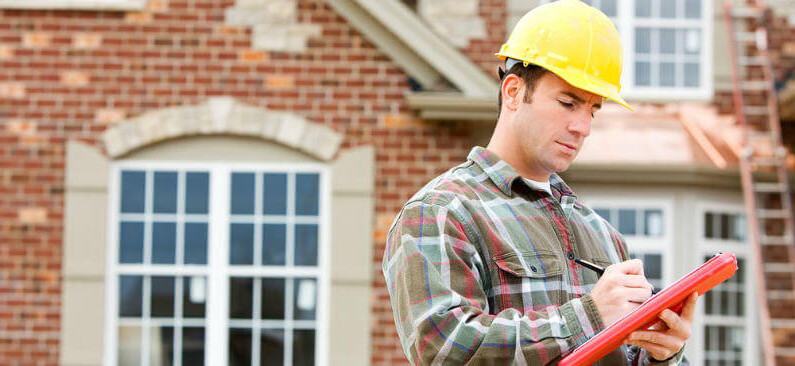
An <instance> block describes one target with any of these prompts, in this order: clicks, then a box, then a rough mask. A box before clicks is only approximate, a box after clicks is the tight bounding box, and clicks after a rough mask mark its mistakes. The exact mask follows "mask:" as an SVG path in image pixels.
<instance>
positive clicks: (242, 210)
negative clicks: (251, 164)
mask: <svg viewBox="0 0 795 366" xmlns="http://www.w3.org/2000/svg"><path fill="white" fill-rule="evenodd" d="M232 214H233V215H253V214H254V174H253V173H232Z"/></svg>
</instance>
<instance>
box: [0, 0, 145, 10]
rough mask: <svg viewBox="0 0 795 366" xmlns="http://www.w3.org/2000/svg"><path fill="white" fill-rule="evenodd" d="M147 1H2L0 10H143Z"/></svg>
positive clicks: (0, 1)
mask: <svg viewBox="0 0 795 366" xmlns="http://www.w3.org/2000/svg"><path fill="white" fill-rule="evenodd" d="M146 1H147V0H0V9H3V8H5V9H43V10H50V9H57V10H62V9H76V10H143V9H144V8H146Z"/></svg>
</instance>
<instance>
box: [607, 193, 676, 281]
mask: <svg viewBox="0 0 795 366" xmlns="http://www.w3.org/2000/svg"><path fill="white" fill-rule="evenodd" d="M592 207H593V208H594V212H596V213H597V214H598V215H600V216H601V217H602V218H604V219H605V220H607V222H609V223H610V225H612V226H613V227H614V228H616V230H618V231H619V232H620V233H621V234H622V235H623V236H624V237H625V238H626V240H627V242H628V247H629V250H630V257H631V258H638V259H640V260H642V261H643V263H644V267H645V270H646V271H647V272H649V273H648V274H647V278H648V280H649V282H650V283H651V284H652V285H654V287H655V288H657V289H660V288H662V287H664V286H665V284H667V283H668V282H669V281H670V276H671V274H670V271H669V270H668V267H667V266H668V261H669V260H670V258H669V257H670V256H672V253H671V245H670V244H669V238H670V235H669V231H670V229H669V228H668V227H667V226H668V222H667V215H668V214H667V212H669V211H668V209H667V208H666V207H665V205H649V204H647V205H643V206H639V205H633V204H621V203H619V204H615V203H607V202H606V201H605V202H600V203H597V204H595V205H593V206H592ZM652 215H659V216H658V218H657V219H655V220H659V221H658V222H656V223H653V224H652V225H649V223H648V222H647V221H650V220H649V219H650V216H652ZM652 260H659V268H658V269H659V274H655V273H653V272H656V271H650V269H651V267H650V263H651V261H652Z"/></svg>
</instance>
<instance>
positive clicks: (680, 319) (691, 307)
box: [624, 293, 698, 360]
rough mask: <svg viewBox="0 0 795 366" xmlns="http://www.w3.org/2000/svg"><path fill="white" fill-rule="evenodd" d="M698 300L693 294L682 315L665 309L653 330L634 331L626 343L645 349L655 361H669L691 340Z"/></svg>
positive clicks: (686, 301)
mask: <svg viewBox="0 0 795 366" xmlns="http://www.w3.org/2000/svg"><path fill="white" fill-rule="evenodd" d="M697 299H698V294H697V293H693V294H692V295H690V297H688V298H687V300H685V304H684V306H683V307H682V315H678V314H677V313H675V312H673V311H671V310H669V309H665V310H664V311H663V312H661V313H660V315H659V316H660V320H661V321H660V322H658V323H657V324H655V325H654V326H653V327H652V328H651V330H637V331H634V332H632V333H631V334H630V335H629V337H627V339H626V341H625V342H624V343H626V344H629V345H633V346H638V347H641V348H643V349H645V350H646V352H648V353H649V356H651V357H652V358H653V359H655V360H667V359H669V358H671V357H673V356H674V355H676V354H677V353H678V352H679V350H681V349H682V347H684V345H685V341H687V339H688V338H690V330H691V327H692V325H693V314H695V312H696V300H697Z"/></svg>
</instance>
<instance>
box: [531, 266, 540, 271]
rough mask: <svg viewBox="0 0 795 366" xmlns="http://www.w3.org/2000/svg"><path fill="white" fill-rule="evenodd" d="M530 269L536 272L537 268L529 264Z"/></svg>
mask: <svg viewBox="0 0 795 366" xmlns="http://www.w3.org/2000/svg"><path fill="white" fill-rule="evenodd" d="M530 270H531V271H533V272H538V269H536V266H530Z"/></svg>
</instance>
